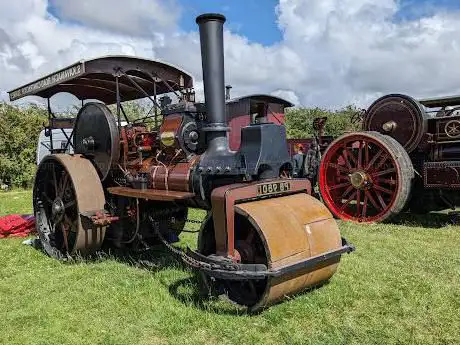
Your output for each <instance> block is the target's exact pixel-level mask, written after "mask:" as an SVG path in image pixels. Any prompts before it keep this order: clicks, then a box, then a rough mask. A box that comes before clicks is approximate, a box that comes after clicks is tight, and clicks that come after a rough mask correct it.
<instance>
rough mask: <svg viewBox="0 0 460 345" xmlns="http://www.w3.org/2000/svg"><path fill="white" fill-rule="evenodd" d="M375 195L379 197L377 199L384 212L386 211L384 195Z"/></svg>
mask: <svg viewBox="0 0 460 345" xmlns="http://www.w3.org/2000/svg"><path fill="white" fill-rule="evenodd" d="M375 195H377V199H378V200H379V202H380V205H382V210H384V209H386V208H387V204H386V203H385V201H384V200H383V197H382V194H380V193H377V192H375Z"/></svg>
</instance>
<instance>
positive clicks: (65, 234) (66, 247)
mask: <svg viewBox="0 0 460 345" xmlns="http://www.w3.org/2000/svg"><path fill="white" fill-rule="evenodd" d="M61 231H62V237H63V239H64V247H65V250H66V252H67V253H68V252H69V240H68V238H67V232H68V230H66V228H65V226H64V223H61Z"/></svg>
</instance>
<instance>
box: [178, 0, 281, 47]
mask: <svg viewBox="0 0 460 345" xmlns="http://www.w3.org/2000/svg"><path fill="white" fill-rule="evenodd" d="M180 3H181V5H182V8H183V13H182V17H181V26H182V28H183V29H184V30H196V23H195V17H196V16H197V15H198V14H200V13H205V12H219V13H223V14H224V15H225V16H226V17H227V21H228V25H227V27H228V28H229V29H230V30H231V31H233V32H235V33H237V34H240V35H243V36H246V37H247V38H248V39H249V40H250V41H252V42H258V43H262V44H264V45H270V44H272V43H274V42H277V41H279V40H281V38H282V35H281V32H280V30H279V29H278V25H277V23H276V13H275V7H276V5H277V4H278V1H277V0H233V1H229V0H194V1H189V0H180Z"/></svg>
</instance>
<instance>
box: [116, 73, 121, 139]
mask: <svg viewBox="0 0 460 345" xmlns="http://www.w3.org/2000/svg"><path fill="white" fill-rule="evenodd" d="M118 78H119V75H118V73H117V75H116V76H115V85H116V89H117V121H118V133H120V135H121V119H120V109H121V104H120V85H119V81H118Z"/></svg>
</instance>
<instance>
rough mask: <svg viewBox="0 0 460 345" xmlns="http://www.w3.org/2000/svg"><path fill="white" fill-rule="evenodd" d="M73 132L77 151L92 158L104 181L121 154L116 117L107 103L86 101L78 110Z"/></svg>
mask: <svg viewBox="0 0 460 345" xmlns="http://www.w3.org/2000/svg"><path fill="white" fill-rule="evenodd" d="M73 133H74V136H73V137H74V148H75V153H80V154H83V155H85V156H86V157H87V158H89V159H91V161H92V162H93V164H94V165H95V166H96V168H97V170H98V173H99V175H100V178H101V180H102V181H103V180H104V179H105V178H106V177H107V175H108V173H109V171H110V169H111V168H112V166H113V165H114V164H116V163H117V162H118V158H119V156H120V138H119V133H118V128H117V123H116V121H115V117H114V116H113V114H112V113H111V112H110V110H109V108H107V106H106V105H105V104H102V103H96V102H90V103H86V104H85V105H84V106H83V107H82V108H81V109H80V111H79V112H78V115H77V120H76V122H75V128H74V132H73Z"/></svg>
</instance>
